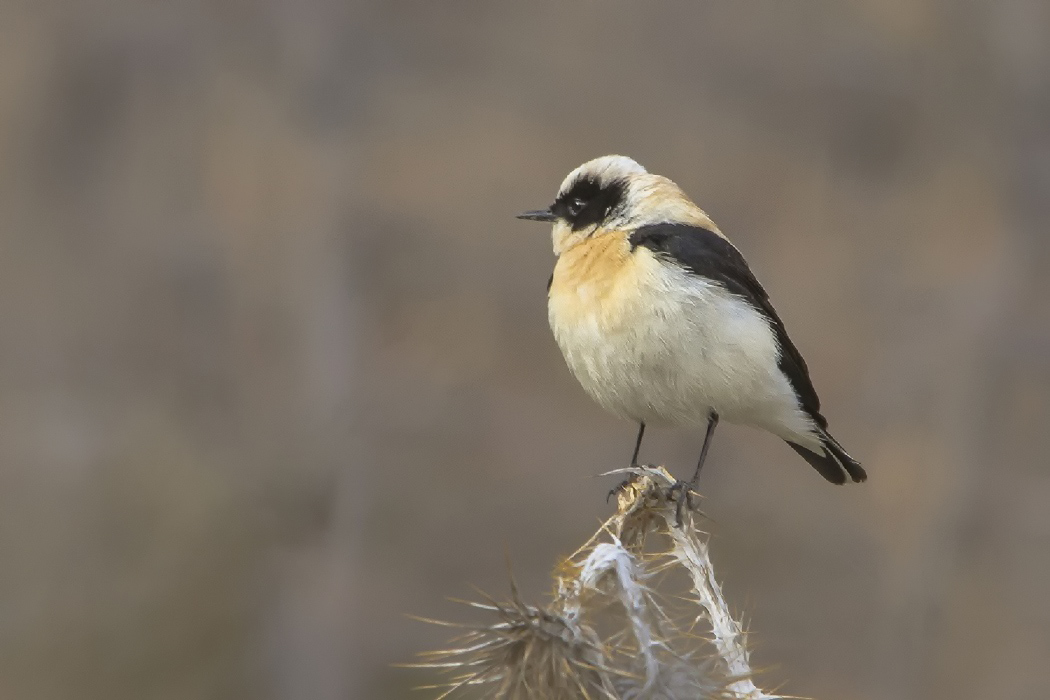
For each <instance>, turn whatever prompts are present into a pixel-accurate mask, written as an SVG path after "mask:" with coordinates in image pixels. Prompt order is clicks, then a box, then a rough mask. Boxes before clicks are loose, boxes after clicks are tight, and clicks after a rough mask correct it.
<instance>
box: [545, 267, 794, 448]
mask: <svg viewBox="0 0 1050 700" xmlns="http://www.w3.org/2000/svg"><path fill="white" fill-rule="evenodd" d="M631 257H632V258H636V259H637V260H636V261H635V268H636V269H635V270H633V271H632V272H631V274H628V275H624V276H623V277H622V278H621V279H620V280H619V281H618V283H617V284H619V285H620V286H622V287H623V288H622V289H613V290H611V291H610V290H606V293H604V294H603V295H602V298H601V299H593V298H588V296H589V295H590V294H591V291H592V290H589V289H587V285H579V286H577V287H574V288H573V287H569V286H567V285H566V286H562V287H561V288H560V289H559V290H557V293H553V292H552V294H551V297H550V304H549V308H548V311H549V318H550V324H551V328H552V329H553V331H554V336H555V338H556V340H557V342H558V345H559V347H560V348H561V350H562V353H563V354H564V355H565V359H566V362H567V363H568V365H569V368H570V370H571V371H572V373H573V374H574V375H575V376H576V378H577V379H578V380H579V382H580V384H582V385H583V388H584V389H585V390H586V391H587V393H589V394H590V395H591V396H592V397H594V399H595V400H596V401H597V402H598V403H599V404H601V405H602V406H603V407H605V408H606V409H608V410H609V411H612V412H613V413H615V414H617V415H620V416H622V417H624V418H628V419H631V420H634V421H644V422H646V423H652V424H669V425H682V426H702V425H705V424H706V423H707V419H708V416H709V415H710V412H711V411H712V410H714V411H716V412H717V413H718V414H719V416H720V417H721V418H724V419H725V420H727V421H730V422H736V423H748V424H753V425H757V426H760V427H763V428H766V429H768V430H770V431H772V432H774V433H776V434H779V435H781V436H782V437H783V436H786V435H788V434H795V433H798V432H808V431H809V421H808V419H807V418H806V417H805V416H804V415H803V414H802V412H801V411H800V410H799V409H798V401H797V399H796V397H795V394H794V391H793V390H792V388H791V386H790V384H789V383H788V381H787V378H786V377H784V375H783V374H782V373H781V372H780V370H779V368H778V366H777V357H778V348H777V346H776V340H775V336H774V334H773V331H772V329H771V328H770V327H769V324H768V323H767V322H766V320H765V318H764V317H763V316H762V315H760V314H759V313H758V312H757V311H756V310H755V309H754V308H752V307H751V306H750V305H749V304H748V303H747V302H745V301H744V300H742V299H740V298H739V297H736V296H734V295H732V294H730V293H728V292H727V291H726V290H725V289H724V288H722V287H721V286H719V285H716V284H713V283H707V282H705V281H703V280H702V279H701V278H698V277H696V276H695V275H692V274H690V273H688V272H686V271H685V270H683V269H681V268H679V267H677V266H675V265H670V264H667V263H665V262H662V261H660V260H658V259H656V258H655V257H654V256H652V255H651V254H650V253H649V252H648V251H646V250H638V251H636V252H635V253H634V254H633V255H632V256H631Z"/></svg>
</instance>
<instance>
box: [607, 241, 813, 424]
mask: <svg viewBox="0 0 1050 700" xmlns="http://www.w3.org/2000/svg"><path fill="white" fill-rule="evenodd" d="M628 240H629V242H630V245H631V250H632V251H634V250H637V249H638V248H645V249H647V250H648V251H650V252H651V253H652V254H654V255H655V256H657V257H658V258H662V259H664V260H666V261H667V262H671V263H674V264H677V265H679V266H680V267H682V268H684V269H685V270H686V271H687V272H689V273H691V274H694V275H697V276H700V277H703V278H704V279H705V280H708V281H711V282H714V283H716V284H719V285H721V286H722V287H724V288H725V289H726V290H727V291H729V292H730V293H732V294H734V295H736V296H738V297H741V298H742V299H744V300H745V301H746V302H748V303H749V304H750V305H751V307H752V308H754V309H755V311H757V312H758V313H759V314H761V315H762V316H764V317H765V318H766V320H767V322H768V323H769V327H770V329H771V330H772V331H773V333H774V335H775V337H776V341H777V345H778V347H779V348H780V359H779V365H780V369H781V371H782V372H783V373H784V374H785V375H786V376H787V378H788V381H790V382H791V386H792V388H794V390H795V393H796V394H797V395H798V397H799V401H800V402H801V404H802V407H803V408H804V409H805V410H806V412H807V413H809V414H810V415H811V416H812V417H813V418H814V420H816V421H817V422H818V423H820V424H822V427H823V423H824V419H823V417H822V416H821V415H820V399H819V398H818V396H817V392H816V390H814V388H813V383H812V381H811V380H810V377H809V368H808V367H807V366H806V361H805V359H803V357H802V354H801V353H800V352H799V351H798V349H797V348H796V347H795V344H794V343H792V342H791V338H790V337H789V336H788V334H787V329H786V328H785V327H784V322H783V321H781V320H780V316H779V315H778V314H777V312H776V309H774V308H773V304H772V303H771V302H770V300H769V295H768V294H767V293H766V290H765V288H764V287H763V286H762V284H761V283H760V282H759V281H758V278H756V277H755V275H754V273H753V272H752V271H751V268H750V266H748V264H747V261H746V260H745V259H744V256H743V255H741V253H740V251H739V250H737V249H736V247H735V246H734V245H733V244H732V243H730V242H729V240H728V239H726V238H725V237H724V236H722V235H721V234H719V233H717V232H715V231H713V230H710V229H707V228H704V227H702V226H696V225H693V224H681V223H660V224H651V225H647V226H641V227H639V228H637V229H635V230H634V231H633V232H631V234H630V236H629V238H628Z"/></svg>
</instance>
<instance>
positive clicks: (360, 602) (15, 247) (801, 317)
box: [0, 0, 1050, 700]
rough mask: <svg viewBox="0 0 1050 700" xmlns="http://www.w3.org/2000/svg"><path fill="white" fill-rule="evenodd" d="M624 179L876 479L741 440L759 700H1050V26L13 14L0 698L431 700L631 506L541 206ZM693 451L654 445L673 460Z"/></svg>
mask: <svg viewBox="0 0 1050 700" xmlns="http://www.w3.org/2000/svg"><path fill="white" fill-rule="evenodd" d="M606 153H623V154H627V155H630V156H632V157H634V158H635V159H637V160H639V161H640V162H641V163H642V164H644V165H645V166H647V167H648V168H649V169H650V170H652V171H654V172H658V173H661V174H665V175H667V176H669V177H671V178H673V179H675V180H676V181H677V182H679V183H680V184H681V185H682V186H683V187H684V189H685V190H686V191H687V192H688V193H690V194H691V195H692V196H693V197H694V198H695V199H696V200H697V201H698V202H700V203H701V205H702V206H703V207H704V208H705V209H706V210H707V211H708V212H709V213H710V214H711V215H712V217H713V218H714V219H715V221H717V222H718V223H719V225H720V226H721V227H722V229H723V230H724V231H726V232H727V233H728V234H729V236H730V237H732V238H733V239H734V241H735V242H736V243H737V244H738V246H739V247H740V248H741V250H742V251H743V252H744V253H745V254H746V255H747V256H748V258H749V260H750V261H751V263H752V266H753V268H754V269H755V271H756V272H757V274H758V276H759V277H760V278H761V279H762V280H763V282H764V283H765V286H766V287H767V289H768V290H769V291H770V293H771V295H772V297H773V298H774V299H775V300H776V303H777V306H778V309H779V311H780V314H781V316H782V317H783V318H784V320H785V322H786V324H787V326H788V328H789V330H790V332H791V334H792V337H793V339H794V340H795V343H796V344H797V345H798V346H799V347H800V349H801V350H802V352H803V353H804V354H805V356H806V358H807V359H808V361H809V363H810V365H811V368H812V373H813V377H814V381H815V384H816V387H817V389H818V391H819V392H820V394H821V397H822V399H823V402H824V406H825V413H826V414H827V416H828V417H829V418H830V420H831V425H832V427H833V429H834V434H835V435H836V436H837V437H838V438H839V439H840V440H841V441H842V442H843V443H844V444H845V445H846V446H847V447H848V448H849V449H850V451H851V452H852V453H853V454H854V455H856V456H857V457H858V458H860V459H861V460H862V461H863V462H864V464H865V466H866V467H867V469H868V472H869V474H870V475H871V478H870V480H869V482H868V483H867V484H865V485H863V486H855V487H846V488H835V487H831V486H830V485H828V484H826V483H825V482H824V481H823V480H822V479H820V477H819V476H818V475H817V474H816V473H815V472H814V471H813V470H812V469H810V468H809V467H808V466H807V465H806V464H805V463H804V462H803V461H802V460H800V459H799V458H798V457H797V456H796V455H795V454H794V453H793V452H791V451H790V450H788V449H786V448H785V447H784V445H783V444H781V443H780V442H779V441H778V440H776V439H774V438H772V437H770V436H768V435H765V434H762V433H759V432H757V431H753V430H750V429H746V428H738V427H733V426H728V427H726V428H724V429H722V430H720V431H719V434H718V438H717V440H716V441H715V443H714V448H713V452H712V460H711V461H709V463H708V467H707V469H706V470H705V474H704V479H703V483H702V488H703V491H704V493H705V496H706V497H707V499H706V500H705V501H704V504H703V507H704V510H705V512H706V513H707V514H708V516H709V518H710V520H709V521H708V527H709V528H710V530H711V531H712V532H713V533H714V544H713V549H714V556H715V559H716V565H717V566H718V568H719V572H720V574H721V577H722V578H723V580H724V583H725V586H726V590H727V593H728V596H729V598H730V601H731V602H732V603H733V605H734V607H736V608H737V609H738V610H740V611H741V612H743V613H745V614H746V616H747V618H748V620H749V622H750V626H751V629H752V641H753V643H754V646H755V648H756V651H755V659H754V660H755V662H756V665H757V666H759V667H762V668H766V669H768V671H767V675H766V676H765V679H766V681H765V685H766V686H767V687H770V686H779V687H780V688H781V689H782V691H783V692H785V693H789V694H796V695H808V696H813V697H816V698H836V699H847V698H851V699H858V700H869V699H870V700H876V699H887V700H888V699H913V698H914V699H918V698H923V699H926V698H929V699H933V700H937V699H947V698H952V699H956V698H984V697H995V698H1003V699H1010V698H1026V699H1027V698H1033V697H1038V696H1040V695H1041V694H1042V693H1043V692H1045V688H1046V686H1047V684H1048V683H1050V665H1048V664H1047V663H1046V661H1047V659H1050V598H1048V596H1047V595H1046V592H1047V590H1048V587H1050V430H1048V426H1050V196H1048V193H1050V5H1048V4H1047V3H1045V2H1041V1H1040V0H1000V2H997V3H979V2H958V1H956V0H894V1H880V2H876V1H873V0H868V1H863V0H862V1H860V2H854V3H849V4H848V5H847V4H846V3H837V4H832V3H802V2H779V3H722V4H714V3H699V2H686V1H682V2H659V3H641V2H627V1H626V0H603V1H602V2H597V1H595V0H580V1H578V2H572V3H565V2H557V3H556V2H533V3H482V2H460V3H445V2H425V1H423V0H419V1H417V2H403V1H399V0H388V1H385V2H384V1H380V0H374V1H371V2H369V1H359V2H354V1H346V0H341V1H336V0H295V1H293V0H265V1H263V2H247V1H246V0H245V1H232V2H166V3H162V2H146V3H133V2H122V1H120V0H113V1H111V2H96V3H79V2H72V1H69V2H56V3H50V4H47V3H37V4H29V3H20V2H16V1H15V0H8V1H7V2H4V3H3V4H2V5H0V246H2V253H0V329H2V332H0V348H2V350H0V697H2V698H5V699H6V698H11V699H13V700H23V699H26V700H50V699H56V700H58V699H61V700H66V699H69V698H77V699H86V700H92V699H96V698H97V699H99V700H101V699H103V698H105V699H106V700H122V699H129V700H130V699H140V698H150V699H153V698H156V699H169V698H170V699H176V698H178V699H183V698H222V699H232V698H251V699H255V698H260V699H264V700H268V699H273V700H283V699H292V698H295V699H297V700H300V699H301V700H315V699H316V700H329V699H333V700H334V699H346V698H368V699H375V700H386V699H388V698H402V697H419V698H425V697H427V694H426V693H413V692H411V691H410V690H409V689H410V688H411V687H412V686H414V685H416V684H419V683H422V682H426V681H428V680H431V679H430V678H429V677H427V676H426V674H425V673H422V672H419V671H406V670H401V669H395V668H392V667H391V666H390V664H391V663H394V662H403V661H410V660H412V656H413V654H414V653H415V652H417V651H420V650H424V649H429V648H434V647H436V646H439V645H440V644H441V643H442V641H443V640H444V639H446V638H447V636H448V630H444V629H438V628H431V627H429V626H427V625H424V624H421V623H419V622H416V621H413V620H411V619H408V618H406V617H405V616H404V615H405V613H412V614H417V615H425V616H430V617H439V618H445V619H456V620H464V619H466V620H469V619H474V618H472V616H471V615H470V614H469V612H468V611H466V610H464V609H462V608H461V607H460V606H457V605H455V604H454V603H451V602H449V601H447V600H446V599H445V597H446V596H460V597H470V596H472V595H473V590H472V588H471V587H472V586H478V587H480V588H481V589H483V590H485V591H487V592H489V593H491V594H493V595H496V596H503V595H505V594H506V593H507V590H508V571H507V566H506V561H507V560H508V559H509V561H510V562H511V565H512V567H513V571H514V575H515V577H516V578H517V580H518V582H519V584H520V585H521V588H522V590H523V595H524V596H525V597H526V598H527V599H529V600H533V601H537V602H538V601H542V600H543V596H544V595H545V594H546V592H547V589H548V587H549V578H548V571H549V570H550V568H551V567H552V566H554V565H555V564H556V563H557V562H558V561H559V559H560V558H561V557H563V556H565V555H567V554H569V553H570V552H572V551H573V550H574V549H575V548H576V547H577V546H578V545H579V544H581V543H582V542H583V540H584V539H585V538H586V537H587V535H589V534H590V533H591V532H592V531H593V530H594V529H595V528H596V526H597V524H598V521H599V518H601V517H603V516H604V515H607V514H609V513H610V507H609V506H607V505H606V504H605V501H604V498H605V493H606V490H607V489H608V488H609V487H610V486H612V485H613V483H614V482H615V479H610V478H605V479H596V478H594V475H595V474H597V473H599V472H602V471H605V470H607V469H610V468H616V467H620V466H622V465H623V464H624V462H625V461H626V459H627V458H628V456H629V453H630V448H631V446H632V444H633V443H632V441H633V439H634V426H632V425H628V424H625V423H621V422H619V421H618V420H616V419H615V418H612V417H610V416H608V415H606V414H605V413H603V412H602V411H601V410H600V409H599V408H597V407H596V406H595V405H593V404H592V403H591V401H590V400H589V399H588V398H587V397H586V396H585V395H584V393H583V392H582V390H581V389H580V388H579V387H578V386H577V385H576V383H575V382H574V380H573V379H572V378H571V376H570V375H569V373H568V371H567V369H566V368H565V366H564V364H563V362H562V359H561V357H560V354H559V352H558V350H557V348H556V347H555V345H554V342H553V340H552V338H551V336H550V332H549V330H548V328H547V321H546V306H545V300H546V299H545V293H544V287H545V283H546V280H547V277H548V275H549V272H550V269H551V266H552V263H553V259H552V255H551V251H550V239H549V231H548V230H547V228H546V227H543V226H539V225H536V224H531V223H528V222H522V221H516V220H515V219H514V218H513V215H514V214H516V213H518V212H520V211H522V210H525V209H532V208H536V207H540V206H544V205H546V204H548V203H549V202H550V201H551V199H552V197H553V195H554V192H555V190H556V188H557V185H558V184H559V182H560V181H561V179H562V178H563V177H564V175H565V174H566V173H567V172H568V171H569V170H570V169H572V168H573V167H575V166H576V165H578V164H579V163H581V162H583V161H585V160H588V159H590V158H593V157H595V156H599V155H603V154H606ZM701 440H702V435H700V434H689V433H687V432H683V431H669V430H668V431H659V430H654V431H651V432H650V435H649V436H648V438H647V442H646V445H645V448H644V450H643V454H642V456H643V458H644V459H645V460H646V461H651V462H659V463H664V464H666V465H668V467H670V468H671V469H672V470H673V471H674V472H675V473H677V474H679V475H684V474H687V473H688V472H689V470H690V469H691V468H692V465H693V464H694V460H695V458H696V455H697V453H698V450H699V447H700V443H701Z"/></svg>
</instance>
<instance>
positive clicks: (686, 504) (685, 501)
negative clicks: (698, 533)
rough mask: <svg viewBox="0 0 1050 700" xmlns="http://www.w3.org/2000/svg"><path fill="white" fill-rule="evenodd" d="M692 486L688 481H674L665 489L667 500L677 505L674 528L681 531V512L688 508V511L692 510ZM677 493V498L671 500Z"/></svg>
mask: <svg viewBox="0 0 1050 700" xmlns="http://www.w3.org/2000/svg"><path fill="white" fill-rule="evenodd" d="M692 487H693V484H692V483H691V482H688V481H676V482H674V483H673V484H672V485H671V486H669V487H668V489H667V498H668V499H669V500H673V501H675V502H676V503H677V507H676V508H675V527H677V528H679V529H681V527H682V511H683V509H685V508H688V509H689V510H690V511H691V510H693V489H692ZM676 491H677V492H678V494H679V496H678V498H671V497H672V495H673V494H674V493H675V492H676Z"/></svg>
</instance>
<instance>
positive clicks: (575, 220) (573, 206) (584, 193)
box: [551, 178, 625, 231]
mask: <svg viewBox="0 0 1050 700" xmlns="http://www.w3.org/2000/svg"><path fill="white" fill-rule="evenodd" d="M624 190H625V186H624V183H623V182H622V181H621V180H614V181H612V182H610V183H608V184H605V185H602V184H600V183H599V182H598V181H597V180H595V179H593V178H582V179H580V180H577V181H576V182H575V183H573V185H572V187H570V188H569V189H568V190H567V191H566V192H565V193H563V194H562V195H561V196H560V197H558V200H557V201H556V202H554V204H553V205H552V206H551V213H553V214H555V215H557V216H558V217H559V218H561V219H564V220H565V221H567V222H568V223H569V225H570V226H571V227H572V230H573V231H580V230H582V229H585V228H587V227H588V226H596V225H598V224H601V223H602V222H603V221H605V219H606V218H607V217H608V215H609V212H611V211H612V210H613V209H615V208H616V206H618V205H619V204H620V203H622V202H623V196H624Z"/></svg>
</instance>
